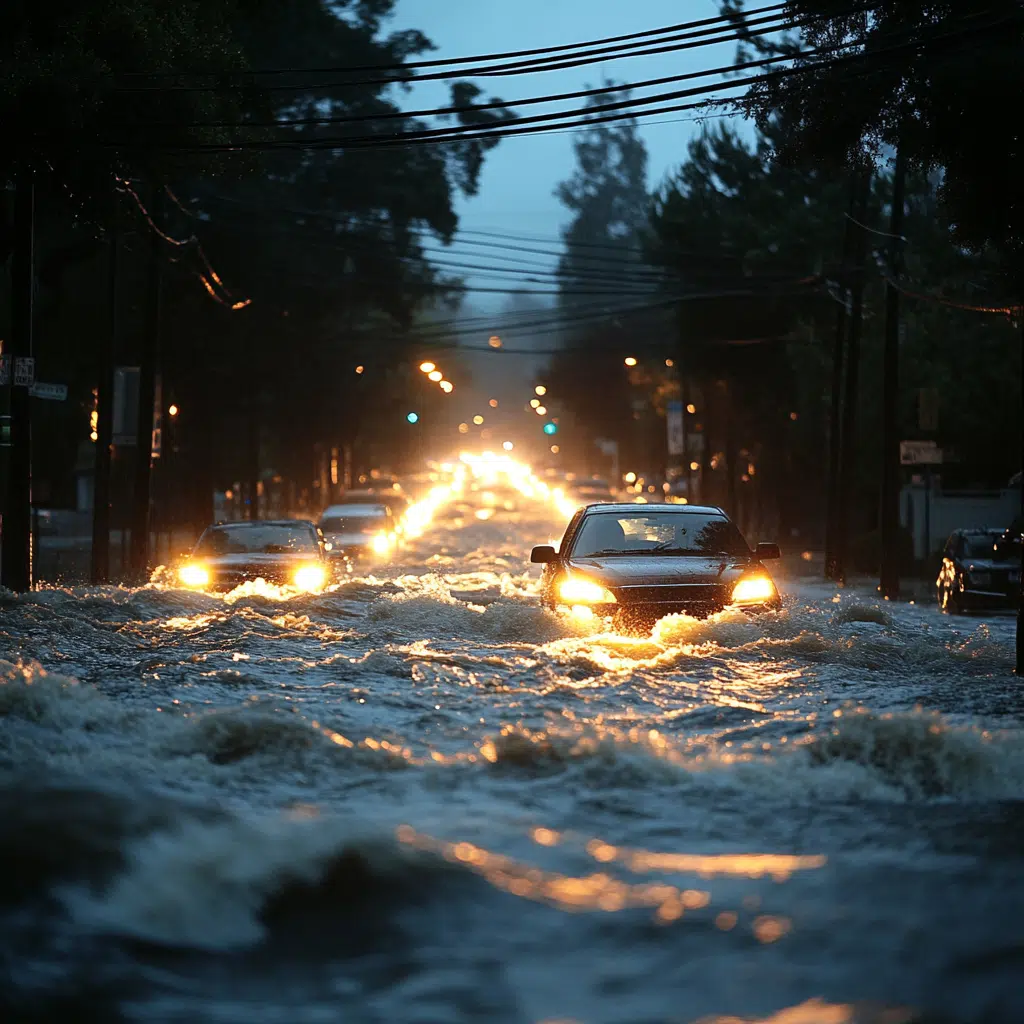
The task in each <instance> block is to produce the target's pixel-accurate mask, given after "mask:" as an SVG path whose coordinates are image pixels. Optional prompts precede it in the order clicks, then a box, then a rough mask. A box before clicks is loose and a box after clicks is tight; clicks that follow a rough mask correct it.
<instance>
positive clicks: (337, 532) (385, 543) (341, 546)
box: [320, 502, 398, 559]
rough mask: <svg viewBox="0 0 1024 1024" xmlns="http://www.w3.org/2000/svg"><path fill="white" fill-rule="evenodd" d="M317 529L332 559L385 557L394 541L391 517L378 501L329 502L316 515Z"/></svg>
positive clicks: (385, 507)
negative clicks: (327, 544)
mask: <svg viewBox="0 0 1024 1024" xmlns="http://www.w3.org/2000/svg"><path fill="white" fill-rule="evenodd" d="M320 529H321V531H323V534H324V536H325V537H326V538H327V542H328V543H329V544H330V545H331V548H330V554H331V556H332V557H333V558H352V559H367V558H387V557H388V556H390V555H391V554H393V553H394V551H395V548H396V547H397V544H398V536H397V532H396V529H395V517H394V515H392V512H391V509H390V508H388V507H387V505H384V504H381V503H379V502H374V503H372V504H361V505H331V507H330V508H327V509H325V510H324V513H323V515H322V516H321V517H320Z"/></svg>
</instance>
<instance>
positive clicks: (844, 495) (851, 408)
mask: <svg viewBox="0 0 1024 1024" xmlns="http://www.w3.org/2000/svg"><path fill="white" fill-rule="evenodd" d="M858 191H859V193H860V195H859V197H858V199H857V220H858V221H859V224H854V225H853V227H854V239H855V242H854V246H853V249H854V256H853V265H852V278H853V284H852V290H853V296H852V301H851V304H850V323H849V332H848V335H849V336H848V340H847V358H846V391H845V394H844V396H843V416H842V428H841V429H842V446H841V452H840V460H839V489H838V494H837V501H836V533H835V538H834V540H833V548H832V550H833V558H834V563H835V577H834V578H835V580H836V581H837V582H838V583H845V582H846V554H847V539H848V538H847V534H848V532H849V525H850V499H851V497H852V493H853V474H854V470H855V468H856V463H857V449H856V443H855V441H856V433H857V399H858V385H859V381H860V335H861V326H862V321H863V318H864V258H865V255H866V253H867V231H866V229H865V228H863V227H861V226H860V225H863V224H864V223H865V221H866V219H867V209H868V199H869V198H870V196H871V168H870V166H867V167H865V169H864V171H863V172H862V174H861V177H860V183H859V187H858Z"/></svg>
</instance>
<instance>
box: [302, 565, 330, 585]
mask: <svg viewBox="0 0 1024 1024" xmlns="http://www.w3.org/2000/svg"><path fill="white" fill-rule="evenodd" d="M326 578H327V574H326V573H325V572H324V571H323V569H322V568H321V567H320V566H319V565H304V566H303V567H302V568H301V569H296V571H295V586H297V587H298V588H299V590H309V591H313V590H320V589H321V588H322V587H323V585H324V582H325V580H326Z"/></svg>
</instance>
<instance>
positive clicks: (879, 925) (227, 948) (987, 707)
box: [0, 474, 1024, 1024]
mask: <svg viewBox="0 0 1024 1024" xmlns="http://www.w3.org/2000/svg"><path fill="white" fill-rule="evenodd" d="M513 482H514V483H515V482H518V484H519V489H518V490H516V489H515V488H509V487H506V486H504V485H505V483H506V481H504V480H503V479H498V480H495V479H489V478H486V477H484V478H482V479H480V480H478V481H475V480H474V477H473V476H472V474H468V475H467V477H466V479H465V481H464V482H462V483H461V485H459V484H458V483H457V485H456V490H455V491H452V490H448V491H445V492H443V493H441V492H438V495H436V496H435V499H436V500H435V501H434V502H433V504H432V506H431V508H430V509H429V515H428V514H425V515H424V517H423V519H422V522H421V523H420V527H421V529H422V536H420V537H419V538H417V539H415V540H413V541H411V542H410V544H409V546H408V547H407V549H406V550H405V551H404V552H403V553H402V554H401V555H400V556H399V562H400V563H401V564H395V565H392V566H387V567H384V566H378V567H374V568H373V571H372V573H370V572H367V573H366V574H363V575H356V576H353V577H351V578H349V579H347V580H346V581H345V582H343V583H342V584H341V585H339V586H337V587H335V588H332V589H331V590H329V591H328V592H326V593H324V594H321V595H299V594H295V593H292V592H289V591H286V590H279V589H278V588H274V587H267V586H263V585H254V586H250V587H246V588H241V589H240V590H238V591H235V592H233V593H232V594H229V595H226V596H214V595H206V594H201V593H192V592H188V591H185V590H182V589H179V588H176V587H174V586H169V585H165V584H161V583H155V584H153V585H150V586H148V587H144V588H140V589H134V590H132V589H119V588H75V589H72V590H64V589H58V588H51V589H45V590H42V591H39V592H36V593H34V594H32V595H29V596H26V597H22V598H14V597H13V596H11V595H7V596H6V597H0V659H2V660H0V771H2V791H0V801H2V804H3V814H0V880H2V881H0V885H2V889H3V895H2V899H0V908H2V919H0V966H2V969H3V977H4V985H3V992H2V993H0V1010H3V1011H4V1012H6V1013H15V1014H17V1013H20V1014H22V1015H24V1017H25V1018H26V1019H32V1020H49V1019H52V1020H70V1019H76V1020H90V1019H94V1020H97V1021H99V1020H104V1021H105V1020H125V1021H145V1022H165V1021H166V1022H179V1021H180V1022H185V1021H215V1022H224V1024H228V1022H230V1024H234V1022H239V1024H242V1022H268V1024H269V1022H273V1024H277V1022H281V1024H307V1022H308V1024H314V1022H321V1021H335V1020H339V1021H340V1020H345V1021H353V1022H361V1021H366V1022H376V1021H410V1022H428V1021H429V1022H441V1021H478V1020H488V1021H491V1022H498V1024H501V1022H506V1021H507V1022H509V1024H519V1022H540V1021H547V1022H554V1021H563V1022H565V1021H579V1022H586V1024H598V1022H601V1024H604V1022H609V1024H611V1022H616V1024H617V1022H623V1024H625V1022H656V1021H666V1022H667V1021H674V1022H682V1024H692V1022H696V1021H705V1022H706V1021H716V1022H725V1021H729V1022H732V1021H736V1020H740V1021H759V1022H760V1021H771V1022H772V1024H854V1022H865V1021H870V1022H872V1024H882V1022H885V1024H895V1022H897V1021H911V1020H915V1021H925V1020H928V1021H949V1022H955V1024H974V1022H978V1024H981V1022H985V1024H1003V1022H1006V1024H1017V1022H1020V1021H1021V1020H1024V985H1021V982H1020V979H1021V977H1024V871H1022V868H1024V856H1022V837H1024V801H1022V795H1024V733H1022V714H1024V696H1022V693H1024V691H1022V689H1021V684H1019V683H1018V682H1017V681H1016V680H1015V678H1014V676H1013V675H1012V672H1011V669H1012V664H1013V626H1014V623H1013V620H1012V619H1007V618H1000V617H993V618H991V619H980V618H973V619H971V618H964V619H953V618H949V617H944V616H942V615H940V614H939V613H938V612H937V611H936V609H935V608H934V607H923V606H916V607H915V606H909V605H893V606H889V605H885V606H879V604H878V603H877V602H876V601H875V600H873V599H872V598H871V596H870V595H864V594H855V593H844V594H837V593H836V592H835V591H834V590H832V589H828V588H826V587H825V586H824V585H822V584H815V583H809V582H794V581H785V580H783V581H780V582H781V585H782V588H783V591H784V593H785V596H786V607H785V609H784V610H783V611H782V612H781V613H779V614H772V615H768V616H764V617H761V618H758V619H751V618H748V617H746V616H745V615H743V614H741V613H734V612H726V613H723V614H722V615H720V616H717V617H715V618H714V619H712V620H709V621H705V622H698V621H695V620H691V619H685V618H673V619H668V620H663V621H662V622H661V623H660V624H659V625H658V627H657V629H656V630H655V633H654V635H653V636H652V637H651V638H650V639H636V638H628V637H621V636H616V635H613V634H608V633H604V632H601V630H600V629H599V628H598V627H596V626H589V627H588V626H583V625H579V624H573V623H569V622H566V621H564V620H562V619H560V618H558V617H556V616H555V615H553V614H551V613H548V612H546V611H544V610H542V609H541V608H540V607H539V604H538V602H537V598H536V595H535V593H534V586H535V582H536V579H537V575H538V572H537V569H536V567H533V568H531V567H529V566H528V565H527V562H526V559H527V557H528V553H529V549H530V546H531V545H533V544H536V543H546V542H548V541H549V540H551V539H553V538H557V536H558V535H559V534H560V532H561V529H562V527H563V526H564V523H565V521H566V516H565V514H564V513H565V503H564V502H558V501H556V500H554V499H552V497H551V496H550V495H548V494H544V493H543V492H542V491H541V490H538V489H537V488H536V487H534V486H532V485H528V484H526V485H524V482H523V480H522V479H519V480H518V481H513ZM459 487H461V489H459ZM523 491H525V492H526V493H523ZM431 516H432V518H431ZM30 1014H31V1015H32V1016H30ZM90 1014H92V1015H93V1016H89V1015H90Z"/></svg>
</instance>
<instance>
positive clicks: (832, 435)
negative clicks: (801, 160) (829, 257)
mask: <svg viewBox="0 0 1024 1024" xmlns="http://www.w3.org/2000/svg"><path fill="white" fill-rule="evenodd" d="M856 203H857V183H856V181H854V182H851V184H850V202H849V210H848V212H847V217H846V226H845V229H844V231H843V262H842V264H841V269H840V275H839V278H840V285H841V287H842V296H843V301H842V303H841V304H840V306H839V310H838V313H837V315H836V337H835V343H834V344H833V346H832V402H831V407H830V409H829V434H828V491H827V493H826V498H825V578H826V579H835V576H836V557H835V542H836V525H837V517H838V504H839V461H840V452H841V450H842V438H843V434H842V415H843V413H842V408H843V397H842V396H843V357H844V349H845V347H846V326H847V324H846V322H847V319H848V316H849V304H850V290H849V288H848V283H849V280H848V279H849V269H850V255H851V252H852V249H853V216H854V210H855V207H856Z"/></svg>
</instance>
